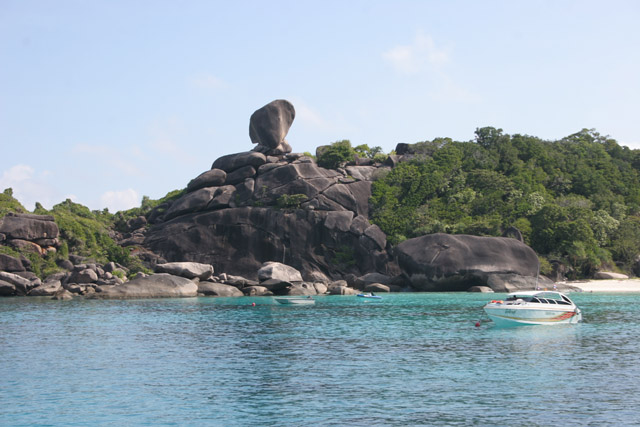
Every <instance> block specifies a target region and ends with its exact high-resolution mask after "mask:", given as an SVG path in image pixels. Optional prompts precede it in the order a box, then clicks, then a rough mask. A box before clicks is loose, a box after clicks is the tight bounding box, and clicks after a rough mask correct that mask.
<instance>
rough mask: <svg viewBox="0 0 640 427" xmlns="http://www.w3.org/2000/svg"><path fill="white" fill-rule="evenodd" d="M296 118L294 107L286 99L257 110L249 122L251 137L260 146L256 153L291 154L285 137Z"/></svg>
mask: <svg viewBox="0 0 640 427" xmlns="http://www.w3.org/2000/svg"><path fill="white" fill-rule="evenodd" d="M295 117H296V111H295V109H294V108H293V105H292V104H291V103H290V102H289V101H286V100H284V99H277V100H275V101H272V102H270V103H269V104H267V105H265V106H264V107H262V108H260V109H259V110H256V111H255V112H254V113H253V114H252V115H251V119H250V120H249V137H250V138H251V142H253V143H254V144H258V145H257V147H256V151H260V152H265V153H269V154H284V153H290V152H291V146H289V144H288V143H287V142H286V141H285V139H284V138H285V136H287V133H288V132H289V128H290V127H291V124H292V123H293V119H294V118H295Z"/></svg>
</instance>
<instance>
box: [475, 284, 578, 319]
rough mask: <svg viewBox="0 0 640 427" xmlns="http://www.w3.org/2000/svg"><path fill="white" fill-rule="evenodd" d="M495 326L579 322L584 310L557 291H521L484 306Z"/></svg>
mask: <svg viewBox="0 0 640 427" xmlns="http://www.w3.org/2000/svg"><path fill="white" fill-rule="evenodd" d="M484 311H485V313H487V316H489V318H490V319H491V320H493V322H494V323H495V324H496V325H500V326H513V325H555V324H560V323H578V322H581V321H582V312H581V311H580V309H579V308H578V307H577V306H576V305H575V304H574V303H573V301H571V300H570V299H569V298H568V297H567V296H566V295H564V294H562V293H560V292H556V291H520V292H513V293H510V294H509V295H507V299H506V300H504V301H502V300H493V301H491V302H490V303H488V304H487V305H485V306H484Z"/></svg>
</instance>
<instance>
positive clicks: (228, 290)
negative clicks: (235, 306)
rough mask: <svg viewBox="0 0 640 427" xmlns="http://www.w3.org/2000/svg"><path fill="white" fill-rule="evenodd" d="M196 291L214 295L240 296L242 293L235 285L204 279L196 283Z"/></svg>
mask: <svg viewBox="0 0 640 427" xmlns="http://www.w3.org/2000/svg"><path fill="white" fill-rule="evenodd" d="M198 293H199V294H203V295H207V296H215V297H241V296H243V295H244V294H243V293H242V291H241V290H239V289H238V288H236V287H235V286H230V285H225V284H222V283H215V282H206V281H202V282H200V283H198Z"/></svg>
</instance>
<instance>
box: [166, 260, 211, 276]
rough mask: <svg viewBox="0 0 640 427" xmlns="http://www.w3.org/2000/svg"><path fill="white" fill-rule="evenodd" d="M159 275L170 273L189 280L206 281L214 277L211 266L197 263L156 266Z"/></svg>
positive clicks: (169, 263) (174, 263)
mask: <svg viewBox="0 0 640 427" xmlns="http://www.w3.org/2000/svg"><path fill="white" fill-rule="evenodd" d="M156 272H157V273H168V274H172V275H174V276H180V277H185V278H187V279H196V278H197V279H200V280H206V279H208V278H210V277H211V276H212V275H213V267H212V266H211V265H210V264H201V263H197V262H168V263H165V264H157V265H156Z"/></svg>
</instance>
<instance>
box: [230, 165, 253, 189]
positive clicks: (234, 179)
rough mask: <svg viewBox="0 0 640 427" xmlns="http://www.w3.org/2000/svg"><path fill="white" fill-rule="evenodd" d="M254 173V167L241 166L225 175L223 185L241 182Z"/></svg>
mask: <svg viewBox="0 0 640 427" xmlns="http://www.w3.org/2000/svg"><path fill="white" fill-rule="evenodd" d="M255 175H256V169H255V168H254V167H253V166H251V165H247V166H243V167H241V168H240V169H236V170H234V171H233V172H231V173H229V174H228V175H227V179H225V181H224V183H225V185H236V184H239V183H241V182H243V181H244V180H245V179H247V178H253V177H254V176H255Z"/></svg>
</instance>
